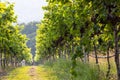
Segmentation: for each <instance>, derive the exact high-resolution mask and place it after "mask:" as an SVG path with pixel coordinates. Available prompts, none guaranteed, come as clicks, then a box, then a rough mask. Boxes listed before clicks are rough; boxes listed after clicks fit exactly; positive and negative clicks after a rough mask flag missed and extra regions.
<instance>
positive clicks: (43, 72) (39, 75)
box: [0, 66, 57, 80]
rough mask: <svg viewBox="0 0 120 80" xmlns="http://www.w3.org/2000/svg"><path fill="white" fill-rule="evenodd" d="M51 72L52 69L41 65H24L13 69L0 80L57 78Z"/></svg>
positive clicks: (50, 79)
mask: <svg viewBox="0 0 120 80" xmlns="http://www.w3.org/2000/svg"><path fill="white" fill-rule="evenodd" d="M33 68H34V69H33ZM52 73H53V72H52V70H50V69H47V68H44V67H43V66H25V67H19V68H16V69H13V70H12V71H11V72H9V74H8V75H7V76H4V77H2V78H1V79H0V80H57V79H56V76H54V75H52Z"/></svg>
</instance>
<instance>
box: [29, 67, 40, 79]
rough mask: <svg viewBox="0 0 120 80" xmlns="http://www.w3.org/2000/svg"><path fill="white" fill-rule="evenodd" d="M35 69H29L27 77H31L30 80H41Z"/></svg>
mask: <svg viewBox="0 0 120 80" xmlns="http://www.w3.org/2000/svg"><path fill="white" fill-rule="evenodd" d="M36 70H37V67H36V66H32V67H31V68H30V69H29V72H28V74H29V76H30V77H31V80H41V79H40V77H39V76H38V73H37V71H36Z"/></svg>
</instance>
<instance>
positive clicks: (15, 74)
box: [4, 66, 30, 80]
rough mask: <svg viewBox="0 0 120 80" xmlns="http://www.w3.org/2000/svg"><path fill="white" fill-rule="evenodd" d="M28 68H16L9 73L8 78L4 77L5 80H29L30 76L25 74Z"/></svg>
mask: <svg viewBox="0 0 120 80" xmlns="http://www.w3.org/2000/svg"><path fill="white" fill-rule="evenodd" d="M29 68H30V67H29V66H26V67H20V68H16V69H14V70H13V71H11V72H10V73H9V75H8V76H6V77H4V79H5V80H30V76H29V74H28V73H27V72H28V71H29Z"/></svg>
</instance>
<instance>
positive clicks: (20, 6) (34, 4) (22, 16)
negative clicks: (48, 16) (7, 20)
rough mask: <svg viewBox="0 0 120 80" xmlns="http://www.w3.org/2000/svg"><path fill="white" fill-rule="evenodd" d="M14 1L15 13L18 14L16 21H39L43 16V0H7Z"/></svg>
mask: <svg viewBox="0 0 120 80" xmlns="http://www.w3.org/2000/svg"><path fill="white" fill-rule="evenodd" d="M7 1H9V2H14V3H15V6H14V10H15V14H16V15H17V16H18V19H17V21H18V23H23V22H24V23H28V22H31V21H41V19H42V18H43V16H44V11H43V10H42V6H45V5H47V3H46V2H45V0H7Z"/></svg>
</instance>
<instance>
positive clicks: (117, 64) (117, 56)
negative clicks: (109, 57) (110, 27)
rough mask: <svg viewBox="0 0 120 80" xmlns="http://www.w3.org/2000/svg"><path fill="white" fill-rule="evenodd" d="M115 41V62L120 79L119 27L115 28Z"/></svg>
mask: <svg viewBox="0 0 120 80" xmlns="http://www.w3.org/2000/svg"><path fill="white" fill-rule="evenodd" d="M114 41H115V42H114V43H115V64H116V68H117V77H118V78H117V79H118V80H120V63H119V53H118V50H119V48H118V35H117V27H115V28H114Z"/></svg>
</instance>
